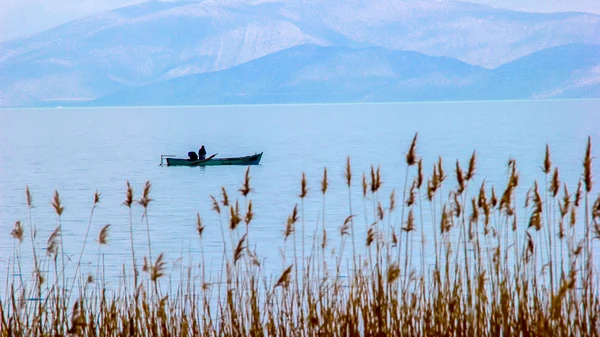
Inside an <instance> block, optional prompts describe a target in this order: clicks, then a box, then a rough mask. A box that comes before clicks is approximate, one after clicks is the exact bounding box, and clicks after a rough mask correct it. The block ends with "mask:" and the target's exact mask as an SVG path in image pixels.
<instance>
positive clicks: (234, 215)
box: [229, 200, 242, 231]
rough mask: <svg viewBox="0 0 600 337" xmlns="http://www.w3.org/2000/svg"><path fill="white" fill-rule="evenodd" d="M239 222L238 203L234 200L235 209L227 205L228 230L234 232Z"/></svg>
mask: <svg viewBox="0 0 600 337" xmlns="http://www.w3.org/2000/svg"><path fill="white" fill-rule="evenodd" d="M241 221H242V219H241V218H240V207H239V203H238V201H237V200H236V202H235V207H234V206H232V205H229V229H230V230H232V231H233V230H235V229H236V228H237V226H238V224H239V223H240V222H241Z"/></svg>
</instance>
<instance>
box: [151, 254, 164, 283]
mask: <svg viewBox="0 0 600 337" xmlns="http://www.w3.org/2000/svg"><path fill="white" fill-rule="evenodd" d="M163 258H164V253H162V252H161V253H160V254H159V255H158V257H157V258H156V261H155V262H154V265H153V266H152V268H150V280H151V281H152V282H154V283H156V281H158V279H159V278H161V277H163V276H164V275H165V269H166V266H167V263H166V262H165V261H164V260H163Z"/></svg>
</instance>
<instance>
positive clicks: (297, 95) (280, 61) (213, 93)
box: [89, 45, 600, 106]
mask: <svg viewBox="0 0 600 337" xmlns="http://www.w3.org/2000/svg"><path fill="white" fill-rule="evenodd" d="M567 56H568V59H569V60H571V62H570V63H567V64H565V62H564V60H565V58H566V57H567ZM594 69H595V70H594ZM599 69H600V46H595V45H567V46H562V47H556V48H550V49H547V50H544V51H540V52H537V53H535V54H533V55H530V56H527V57H524V58H523V59H519V60H516V61H513V62H511V63H509V64H507V65H506V66H502V67H499V68H497V69H494V70H488V69H485V68H482V67H477V66H471V65H469V64H466V63H464V62H461V61H457V60H454V59H451V58H444V57H432V56H426V55H423V54H421V53H417V52H398V51H391V50H388V49H384V48H363V49H351V48H342V47H321V46H314V45H304V46H298V47H292V48H289V49H286V50H284V51H281V52H277V53H274V54H271V55H268V56H265V57H262V58H260V59H257V60H254V61H250V62H248V63H245V64H242V65H239V66H236V67H233V68H231V69H227V70H223V71H218V72H212V73H206V74H199V75H190V76H185V77H180V78H176V79H172V80H168V81H164V82H160V83H156V84H151V85H146V86H142V87H138V88H133V89H128V90H123V91H120V92H117V93H115V94H111V95H107V96H105V97H103V98H100V99H98V100H96V101H93V102H90V103H89V104H91V105H95V106H112V105H197V104H259V103H260V104H266V103H326V102H382V101H432V100H433V101H435V100H479V99H528V98H557V97H560V98H564V97H572V98H589V97H600V96H597V94H598V91H597V88H598V83H600V76H599V74H598V70H599ZM594 71H596V75H594ZM594 76H595V77H594ZM594 81H595V82H594ZM594 85H596V86H595V87H594ZM594 88H595V89H594Z"/></svg>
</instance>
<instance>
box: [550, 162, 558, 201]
mask: <svg viewBox="0 0 600 337" xmlns="http://www.w3.org/2000/svg"><path fill="white" fill-rule="evenodd" d="M559 189H560V181H559V180H558V167H555V168H554V173H553V174H552V183H551V184H550V193H552V197H554V198H556V195H557V194H558V190H559Z"/></svg>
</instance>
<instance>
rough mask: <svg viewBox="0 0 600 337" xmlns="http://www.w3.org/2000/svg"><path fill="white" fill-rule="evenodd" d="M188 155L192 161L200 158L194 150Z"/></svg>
mask: <svg viewBox="0 0 600 337" xmlns="http://www.w3.org/2000/svg"><path fill="white" fill-rule="evenodd" d="M188 157H189V158H188V160H190V161H195V160H198V155H197V154H196V152H194V151H190V152H188Z"/></svg>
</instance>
